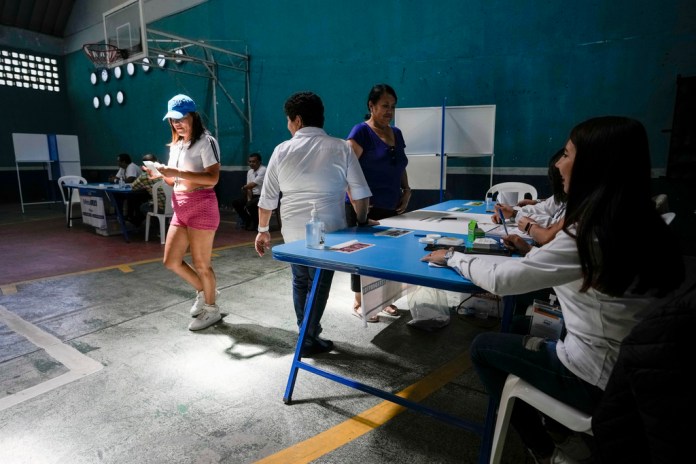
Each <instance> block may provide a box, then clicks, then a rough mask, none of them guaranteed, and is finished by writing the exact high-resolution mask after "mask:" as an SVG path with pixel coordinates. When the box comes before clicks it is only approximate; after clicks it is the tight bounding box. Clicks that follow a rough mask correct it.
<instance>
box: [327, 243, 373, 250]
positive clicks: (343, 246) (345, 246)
mask: <svg viewBox="0 0 696 464" xmlns="http://www.w3.org/2000/svg"><path fill="white" fill-rule="evenodd" d="M371 246H374V244H373V243H362V242H358V241H357V240H350V241H348V242H344V243H339V244H338V245H334V246H332V247H331V248H330V249H331V250H332V251H339V252H341V253H354V252H356V251H360V250H364V249H365V248H369V247H371Z"/></svg>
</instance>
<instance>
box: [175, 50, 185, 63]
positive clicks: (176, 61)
mask: <svg viewBox="0 0 696 464" xmlns="http://www.w3.org/2000/svg"><path fill="white" fill-rule="evenodd" d="M174 53H175V54H177V55H181V56H184V55H186V52H185V51H184V49H183V48H177V49H176V50H174ZM174 62H175V63H176V64H181V63H183V62H184V60H182V59H180V58H178V59H176V60H174Z"/></svg>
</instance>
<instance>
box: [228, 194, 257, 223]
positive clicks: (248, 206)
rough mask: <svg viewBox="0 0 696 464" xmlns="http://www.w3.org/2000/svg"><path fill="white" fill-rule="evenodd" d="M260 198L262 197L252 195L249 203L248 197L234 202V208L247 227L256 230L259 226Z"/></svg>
mask: <svg viewBox="0 0 696 464" xmlns="http://www.w3.org/2000/svg"><path fill="white" fill-rule="evenodd" d="M259 197H260V195H252V196H251V200H249V201H247V199H246V196H243V197H239V198H236V199H234V200H232V207H233V208H234V210H235V211H236V212H237V215H238V216H239V217H240V218H241V219H242V221H244V226H245V227H253V228H254V229H255V228H256V227H258V225H259Z"/></svg>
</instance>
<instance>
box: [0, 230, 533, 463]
mask: <svg viewBox="0 0 696 464" xmlns="http://www.w3.org/2000/svg"><path fill="white" fill-rule="evenodd" d="M105 239H106V240H118V238H117V237H109V238H105ZM419 264H420V263H414V265H419ZM7 265H11V263H7V262H6V263H4V264H3V266H7ZM213 266H214V268H215V271H216V274H217V279H218V285H219V288H220V290H221V295H220V298H219V300H218V302H219V304H220V306H221V308H222V309H223V310H224V312H228V313H229V315H228V316H227V317H226V318H225V319H224V320H223V321H222V322H220V323H218V324H216V325H214V326H212V327H210V328H208V329H206V330H203V331H201V332H195V333H194V332H190V331H188V330H187V325H188V323H189V321H190V317H189V315H188V310H189V308H190V306H191V303H192V298H193V292H192V290H191V289H190V288H188V287H187V285H186V284H185V283H184V282H183V281H181V280H179V279H178V278H177V277H176V276H175V275H174V274H172V273H171V272H169V271H167V270H166V269H164V267H163V266H162V265H161V263H160V262H159V261H151V262H134V263H132V265H123V266H120V267H118V268H108V269H97V270H95V271H93V272H84V273H77V274H71V275H63V276H57V277H49V278H43V279H37V280H33V281H27V282H24V283H21V284H20V285H17V287H16V293H10V294H4V293H3V294H2V295H0V334H1V337H0V463H3V464H15V463H22V464H23V463H32V464H44V463H45V464H49V463H50V464H58V463H60V464H63V463H66V464H67V463H69V464H82V463H168V464H173V463H199V464H207V463H253V462H263V463H302V462H317V463H356V462H359V463H362V464H368V463H384V462H399V463H425V462H427V463H455V462H456V463H474V462H477V459H478V458H477V456H478V452H479V446H480V437H478V436H477V435H475V434H473V433H471V432H468V431H466V430H463V429H459V428H455V427H453V426H451V425H448V424H445V423H444V422H441V421H438V420H436V419H433V418H430V417H426V416H424V415H422V414H419V413H416V412H412V411H403V409H402V408H400V407H398V406H396V405H394V404H393V403H390V402H385V401H382V400H381V399H379V398H377V397H374V396H371V395H367V394H365V393H362V392H360V391H357V390H353V389H350V388H347V387H345V386H343V385H340V384H337V383H334V382H331V381H329V380H326V379H323V378H321V377H318V376H316V375H313V374H310V373H308V372H307V371H303V370H301V371H300V372H299V374H298V378H297V382H296V385H295V390H294V394H293V398H292V399H293V401H292V404H289V405H286V404H285V403H284V402H283V393H284V391H285V387H286V382H287V377H288V374H289V371H290V364H291V357H292V353H293V351H294V346H295V341H296V339H297V327H296V325H295V321H294V312H293V309H292V298H291V285H290V280H291V277H290V269H289V265H288V264H286V263H283V262H279V261H275V260H273V259H272V258H271V257H270V256H266V257H264V258H259V257H258V256H257V255H256V253H255V252H254V250H253V247H252V245H251V243H244V244H241V245H239V246H234V247H228V248H224V249H221V250H219V251H216V253H215V257H214V261H213ZM452 299H455V300H456V295H453V294H450V301H452ZM351 307H352V293H351V291H350V285H349V276H348V275H347V274H342V273H337V274H336V275H335V277H334V284H333V286H332V291H331V295H330V298H329V303H328V306H327V309H326V312H325V315H324V318H323V320H322V322H323V324H322V325H323V327H324V333H323V336H324V337H325V338H328V339H331V340H333V341H334V342H335V344H336V349H335V350H334V351H333V352H331V353H328V354H323V355H318V356H316V357H314V358H305V360H309V362H310V363H312V364H315V365H318V366H322V367H324V368H327V369H330V370H332V372H336V373H339V374H345V375H349V376H351V377H353V378H354V379H356V380H358V381H361V382H364V383H367V384H369V385H373V386H375V387H378V388H383V389H386V390H388V391H391V392H400V391H402V390H405V389H407V388H408V387H415V393H412V394H411V398H412V399H413V398H414V397H415V396H414V395H421V396H422V397H423V399H422V402H423V403H424V404H427V405H429V406H433V407H437V408H439V409H441V410H444V411H447V412H449V413H451V414H454V415H457V416H459V417H463V418H467V419H472V420H476V421H481V422H482V421H483V419H484V415H485V412H486V406H487V401H488V400H487V396H486V395H485V394H484V392H483V390H482V386H481V384H480V383H479V381H478V378H477V376H476V373H475V372H474V371H473V369H472V367H471V365H470V362H469V357H468V352H467V349H468V346H469V343H470V341H471V339H472V338H473V336H474V335H475V334H477V333H479V332H480V331H482V330H497V326H492V324H491V323H490V322H491V321H490V320H489V321H487V322H488V324H483V325H482V324H481V321H480V320H476V319H475V318H469V317H464V316H458V315H457V314H456V313H453V316H452V321H451V323H450V325H449V326H447V327H445V328H443V329H441V330H439V331H436V332H424V331H421V330H419V329H414V328H412V327H410V326H408V325H407V324H406V323H407V322H408V321H409V320H410V319H411V317H410V313H409V312H408V309H407V305H406V301H405V299H402V300H400V301H399V308H400V309H401V311H400V313H401V317H400V318H399V319H386V318H384V319H382V321H381V322H379V323H376V324H369V325H368V326H367V327H364V325H363V323H362V321H361V320H359V319H357V318H355V317H353V316H352V314H351ZM493 322H495V321H493ZM443 367H444V368H443ZM526 461H527V457H526V453H525V452H524V450H523V449H522V446H521V445H520V443H519V441H518V439H517V436H516V435H515V434H514V433H510V434H508V442H507V445H506V449H505V460H504V462H508V463H520V462H522V463H523V462H526Z"/></svg>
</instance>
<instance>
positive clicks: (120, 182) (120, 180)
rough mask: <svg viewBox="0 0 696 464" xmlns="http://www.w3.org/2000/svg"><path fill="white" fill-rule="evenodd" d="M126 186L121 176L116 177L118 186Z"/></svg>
mask: <svg viewBox="0 0 696 464" xmlns="http://www.w3.org/2000/svg"><path fill="white" fill-rule="evenodd" d="M125 187H126V181H125V180H123V177H119V178H118V188H125Z"/></svg>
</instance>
